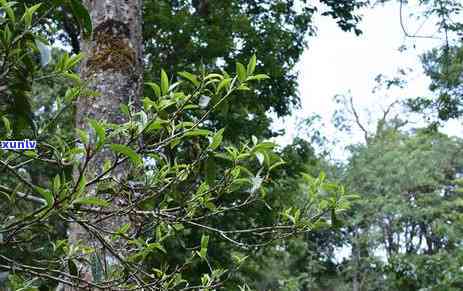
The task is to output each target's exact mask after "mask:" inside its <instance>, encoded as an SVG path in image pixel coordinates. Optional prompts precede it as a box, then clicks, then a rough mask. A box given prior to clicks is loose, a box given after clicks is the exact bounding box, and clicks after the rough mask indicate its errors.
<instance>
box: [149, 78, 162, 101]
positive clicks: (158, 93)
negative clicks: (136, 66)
mask: <svg viewBox="0 0 463 291" xmlns="http://www.w3.org/2000/svg"><path fill="white" fill-rule="evenodd" d="M146 85H148V86H150V87H151V89H153V91H154V94H155V95H156V97H158V98H160V97H161V87H159V85H158V84H156V83H154V82H147V83H146Z"/></svg>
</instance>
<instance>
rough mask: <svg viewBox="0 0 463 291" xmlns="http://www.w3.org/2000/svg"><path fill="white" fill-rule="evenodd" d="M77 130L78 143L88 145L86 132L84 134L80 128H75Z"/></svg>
mask: <svg viewBox="0 0 463 291" xmlns="http://www.w3.org/2000/svg"><path fill="white" fill-rule="evenodd" d="M76 130H77V134H78V135H79V138H80V141H81V142H82V143H83V144H88V142H89V139H90V138H89V136H88V132H86V131H85V130H82V129H80V128H76Z"/></svg>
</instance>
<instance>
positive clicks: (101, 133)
mask: <svg viewBox="0 0 463 291" xmlns="http://www.w3.org/2000/svg"><path fill="white" fill-rule="evenodd" d="M90 125H91V126H92V127H93V129H94V130H95V133H96V137H97V141H96V148H95V149H96V150H97V151H98V150H99V149H100V148H101V147H102V146H103V145H104V143H105V141H106V135H105V129H104V127H103V126H102V125H101V124H100V123H99V122H98V121H96V120H94V119H91V120H90Z"/></svg>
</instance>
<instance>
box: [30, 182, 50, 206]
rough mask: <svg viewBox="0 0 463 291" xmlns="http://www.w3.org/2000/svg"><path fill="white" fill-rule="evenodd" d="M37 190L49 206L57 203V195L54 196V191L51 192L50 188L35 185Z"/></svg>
mask: <svg viewBox="0 0 463 291" xmlns="http://www.w3.org/2000/svg"><path fill="white" fill-rule="evenodd" d="M35 190H36V191H37V192H39V193H40V195H42V197H43V198H44V199H45V201H46V202H47V206H48V207H52V206H53V204H54V203H55V197H53V193H51V191H50V190H48V189H43V188H40V187H38V186H36V187H35Z"/></svg>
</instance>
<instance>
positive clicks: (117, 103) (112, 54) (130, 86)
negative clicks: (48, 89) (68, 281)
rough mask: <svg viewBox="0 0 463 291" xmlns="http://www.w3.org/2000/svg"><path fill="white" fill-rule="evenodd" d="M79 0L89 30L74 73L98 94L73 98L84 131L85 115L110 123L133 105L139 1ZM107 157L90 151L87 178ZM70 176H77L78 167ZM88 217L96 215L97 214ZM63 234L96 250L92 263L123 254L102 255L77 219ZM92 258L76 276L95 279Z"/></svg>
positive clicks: (137, 88)
mask: <svg viewBox="0 0 463 291" xmlns="http://www.w3.org/2000/svg"><path fill="white" fill-rule="evenodd" d="M83 2H84V4H85V5H86V7H87V8H88V10H89V13H90V15H91V19H92V24H93V33H92V37H91V38H90V39H88V40H83V41H82V44H81V47H82V51H83V52H84V53H85V59H84V60H83V62H82V65H81V71H80V73H81V77H82V79H83V80H84V81H86V82H87V83H88V86H89V89H91V90H94V91H96V92H98V93H99V94H98V95H97V96H80V97H79V98H78V100H77V104H76V126H77V128H80V129H82V130H89V126H88V119H89V118H91V119H96V120H98V121H100V122H101V121H106V122H108V123H115V124H121V123H124V122H127V120H126V117H124V116H123V115H122V114H121V111H120V108H121V105H122V104H128V103H129V102H135V103H137V102H138V99H139V97H140V95H141V93H142V88H143V87H142V84H143V64H142V57H143V55H142V54H143V48H142V0H84V1H83ZM89 132H90V131H89ZM123 141H124V140H118V141H110V142H123ZM108 159H109V160H112V159H113V156H112V153H111V152H110V151H109V150H105V149H104V150H103V151H101V152H99V153H98V154H96V155H95V156H94V158H92V160H91V161H90V162H89V164H88V169H89V171H88V173H89V176H90V177H87V180H88V179H91V178H92V177H95V176H96V175H98V174H99V173H101V172H102V169H103V163H104V161H105V160H108ZM126 173H127V169H125V168H124V167H123V166H122V167H119V168H117V169H116V170H115V172H113V174H114V175H115V176H116V178H118V179H121V178H122V177H123V176H124V175H125V174H126ZM76 176H77V177H78V176H79V173H78V170H76ZM77 177H76V179H78V178H77ZM85 195H89V196H92V195H97V194H96V187H95V186H91V187H90V189H86V194H85ZM98 195H101V194H98ZM105 198H106V199H108V198H109V196H108V195H105ZM120 199H122V198H120V197H119V198H117V197H115V198H112V200H111V203H112V207H113V209H114V208H115V207H118V205H119V204H121V203H122V201H121V200H120ZM86 218H87V217H86ZM89 219H90V220H91V219H98V215H96V216H92V217H89ZM127 221H128V218H126V217H124V216H117V217H113V218H111V219H109V220H106V221H104V224H102V227H104V228H105V229H106V230H109V231H114V230H116V229H118V228H119V227H120V226H121V225H123V224H124V223H126V222H127ZM68 238H69V243H70V244H73V245H77V244H79V243H83V244H84V245H88V246H91V247H93V248H95V250H96V252H95V254H93V255H92V256H95V257H96V258H97V261H96V262H97V263H98V262H99V265H100V266H104V267H107V266H108V265H111V264H118V263H120V262H118V259H119V256H121V257H123V249H122V247H121V249H117V248H116V251H117V252H119V254H118V255H119V256H115V255H114V253H108V250H107V248H106V247H105V246H103V245H102V244H101V238H99V239H98V238H96V237H95V236H94V235H92V234H91V233H89V232H88V231H87V230H86V229H85V228H84V227H82V226H81V225H79V224H77V223H72V224H71V225H70V226H69V229H68ZM116 245H117V242H116ZM95 257H93V258H86V260H85V261H84V262H82V264H80V265H79V276H80V277H81V278H83V279H84V280H85V281H88V282H95V281H99V280H100V279H101V278H95V272H94V271H92V266H91V264H90V263H89V262H91V261H92V260H93V262H94V263H95ZM93 267H94V266H93ZM104 271H105V270H103V272H104ZM82 288H85V284H84V286H82V284H81V287H79V288H70V287H69V288H68V289H67V290H82Z"/></svg>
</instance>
